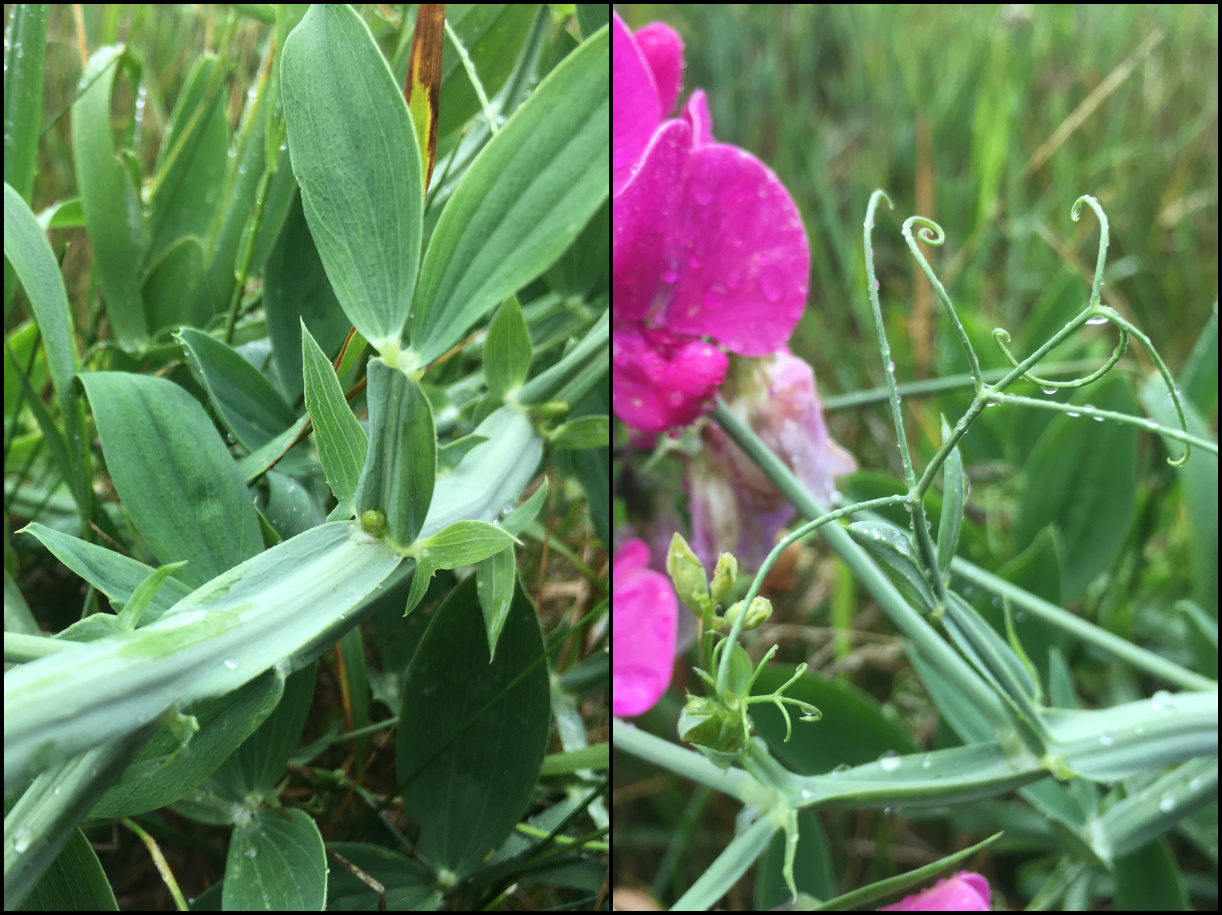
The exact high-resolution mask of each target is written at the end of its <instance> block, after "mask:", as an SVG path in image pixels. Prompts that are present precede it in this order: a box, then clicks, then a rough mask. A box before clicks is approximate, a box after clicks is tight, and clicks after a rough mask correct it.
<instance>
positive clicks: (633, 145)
mask: <svg viewBox="0 0 1222 915" xmlns="http://www.w3.org/2000/svg"><path fill="white" fill-rule="evenodd" d="M612 18H613V20H614V21H613V22H612V23H611V80H612V85H613V86H614V87H615V91H614V92H613V93H612V94H611V124H612V131H611V187H612V193H613V194H618V193H619V192H620V188H621V187H622V186H623V185H624V184H626V183H627V181H628V179H629V178H630V177H632V170H633V166H635V165H636V163H637V161H638V160H639V159H640V158H641V154H642V153H643V152H644V151H645V147H646V146H647V145H648V144H649V138H650V137H652V136H653V133H654V131H655V130H657V128H658V124H659V123H660V122H661V120H662V110H661V107H660V105H659V103H658V87H657V85H656V84H655V83H654V80H653V73H652V71H651V70H650V68H649V63H648V61H646V60H645V55H644V54H642V53H641V50H640V48H639V47H638V46H637V43H636V41H635V40H634V39H633V37H632V32H630V31H629V30H628V26H627V25H625V24H624V20H622V19H620V17H619V14H618V13H617V14H615V15H614V16H613V17H612Z"/></svg>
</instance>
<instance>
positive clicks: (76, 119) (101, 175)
mask: <svg viewBox="0 0 1222 915" xmlns="http://www.w3.org/2000/svg"><path fill="white" fill-rule="evenodd" d="M123 57H124V51H123V49H122V48H119V47H107V48H99V49H98V50H96V51H94V52H93V56H92V57H91V58H90V60H89V66H87V67H86V68H85V72H84V73H83V74H81V79H80V86H81V87H83V89H82V91H81V93H80V95H79V96H78V97H77V100H76V102H75V103H74V104H73V106H72V152H73V156H72V161H73V162H74V163H75V165H76V181H77V186H78V187H79V188H80V190H81V206H82V207H83V208H84V211H85V223H86V225H87V227H88V230H89V243H90V244H91V245H92V246H93V255H94V263H95V264H96V266H97V271H98V278H99V279H100V280H101V283H102V290H103V296H102V298H103V301H104V302H105V304H106V314H107V315H108V316H109V318H110V323H111V326H112V327H113V328H114V332H115V338H116V339H117V340H118V341H119V345H120V346H122V347H123V348H124V349H132V350H134V349H138V348H140V347H143V346H144V345H145V344H146V343H147V342H148V325H147V323H146V321H145V315H144V299H143V296H142V295H141V292H140V282H141V276H140V268H141V264H142V262H143V260H144V254H145V251H146V250H147V247H148V227H147V226H146V224H145V216H144V211H143V208H142V206H141V203H140V196H139V189H138V188H137V187H135V186H133V184H132V182H131V180H130V179H129V177H128V175H127V174H126V173H125V172H124V169H123V166H122V165H121V164H120V163H119V160H118V159H117V158H116V154H115V153H116V151H115V147H114V138H113V136H112V134H111V100H112V90H113V89H114V84H115V74H116V73H117V72H118V65H119V63H120V62H122V61H123Z"/></svg>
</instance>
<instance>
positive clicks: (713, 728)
mask: <svg viewBox="0 0 1222 915" xmlns="http://www.w3.org/2000/svg"><path fill="white" fill-rule="evenodd" d="M666 571H667V572H668V573H669V574H670V578H671V581H672V582H673V583H674V586H675V593H676V594H677V595H678V597H679V599H680V600H681V601H683V603H684V605H686V606H687V608H688V609H689V610H691V611H692V613H694V614H696V616H697V617H698V618H699V619H700V621H701V631H702V632H703V633H704V634H705V636H707V639H708V640H715V639H716V638H717V637H718V636H717V635H716V634H715V631H716V630H723V629H730V628H732V627H733V626H734V625H735V623H736V622H737V620H738V618H739V616H742V617H743V620H742V627H741V628H742V629H743V630H746V629H756V628H758V627H759V626H760V625H761V624H762V623H763V622H764V621H765V620H767V619H768V617H770V616H771V615H772V604H771V603H770V602H769V600H768V599H767V598H766V597H759V596H756V597H754V598H752V600H751V603H750V605H749V606H747V607H746V608H745V612H744V606H743V605H744V601H741V600H740V601H737V602H735V603H734V604H732V605H731V606H730V607H729V608H728V609H727V610H726V611H725V614H724V615H722V616H718V614H717V608H718V607H719V606H721V605H722V604H724V603H725V602H726V601H727V600H729V599H730V597H731V596H732V595H733V593H734V585H735V580H736V579H737V577H738V560H736V559H735V558H734V557H733V556H732V555H730V554H729V553H722V554H721V556H720V557H719V558H718V560H717V567H716V568H715V569H714V570H713V580H712V582H711V583H710V581H709V577H708V573H707V572H706V571H705V568H704V565H703V563H701V562H700V559H699V557H698V556H696V554H695V553H694V552H693V551H692V548H691V547H690V546H689V545H688V542H687V541H686V540H684V539H683V537H682V535H680V534H678V533H676V534H675V535H674V537H672V538H671V541H670V549H669V550H668V551H667V553H666ZM701 644H702V648H703V646H704V645H705V644H706V642H705V640H704V639H703V638H702V640H701ZM726 651H729V652H730V655H729V657H728V658H726V662H727V663H728V667H727V668H726V669H725V672H728V674H729V676H728V678H727V679H726V681H725V683H724V686H723V687H722V688H721V690H719V689H718V687H717V680H716V678H715V677H714V675H713V673H712V672H713V671H716V670H717V669H718V667H719V664H718V662H719V660H720V658H721V657H722V656H723V654H724V652H726ZM775 653H776V646H775V645H774V646H773V647H772V649H771V650H770V651H769V652H768V653H767V655H766V656H765V657H764V659H763V660H762V661H760V663H759V666H758V667H754V668H753V667H752V664H751V660H750V658H748V656H747V652H746V651H744V650H743V648H742V646H741V645H739V644H738V643H737V642H734V643H731V642H730V641H729V640H728V639H727V638H722V640H721V642H720V643H719V644H717V646H716V647H715V648H714V649H713V652H712V657H711V662H712V663H710V664H708V668H709V669H708V670H702V669H701V668H700V667H697V668H696V673H697V674H698V675H699V676H700V678H701V679H702V680H704V682H705V683H706V684H708V687H709V695H708V696H693V695H690V694H689V695H688V697H687V700H688V701H687V704H686V705H685V706H684V707H683V711H682V713H681V714H680V715H679V736H680V738H682V739H683V740H684V741H686V742H687V743H690V744H692V745H694V746H695V747H696V749H698V750H699V751H700V752H701V753H703V754H704V755H705V756H706V757H707V758H708V759H710V760H711V761H712V762H713V763H714V764H716V765H717V766H719V767H720V768H722V769H725V768H728V767H729V766H730V765H731V763H733V762H734V760H735V759H737V758H738V755H739V754H740V753H742V752H744V751H748V752H749V750H750V743H751V719H750V717H748V715H747V706H748V705H749V704H751V703H754V702H772V703H774V704H775V705H776V706H777V708H779V709H780V710H781V712H782V714H784V716H785V726H786V728H785V730H786V734H785V739H786V740H788V739H789V714H788V712H786V710H785V704H786V703H788V704H791V705H795V706H797V707H798V708H799V709H801V711H802V712H803V718H802V720H803V721H815V720H817V719H818V717H819V714H820V713H819V710H818V709H817V708H815V707H814V706H813V705H811V704H810V703H808V702H803V701H801V700H798V699H790V698H789V697H787V696H783V695H782V694H783V693H784V691H785V689H786V688H788V687H789V686H791V685H792V684H793V683H795V682H797V680H798V679H799V678H800V677H801V676H802V674H803V673H805V671H806V665H805V664H801V665H799V666H798V669H797V671H796V672H795V674H794V676H793V677H792V678H791V679H790V680H789V682H788V683H786V684H784V685H783V686H781V687H780V688H779V689H777V690H775V691H774V692H773V693H771V694H769V695H767V696H752V695H751V687H752V685H753V684H754V683H755V681H756V679H757V678H758V677H759V675H760V672H761V671H762V670H763V669H764V665H765V664H767V663H768V661H769V660H770V659H771V658H772V656H773V655H774V654H775ZM701 656H702V658H703V657H705V655H704V654H703V652H702V655H701ZM702 663H704V662H703V661H702Z"/></svg>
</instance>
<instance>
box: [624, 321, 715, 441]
mask: <svg viewBox="0 0 1222 915" xmlns="http://www.w3.org/2000/svg"><path fill="white" fill-rule="evenodd" d="M728 362H729V360H728V359H727V358H726V354H725V353H723V352H722V351H721V350H719V349H717V347H715V346H711V345H710V344H708V343H704V342H703V341H700V340H685V339H683V338H678V337H675V336H674V335H673V334H669V333H667V332H666V331H665V330H662V329H653V330H650V329H647V328H646V327H645V326H644V325H643V324H639V323H633V322H626V323H623V324H620V323H619V322H617V323H616V324H615V325H614V327H613V333H612V336H611V368H612V372H611V404H612V408H613V409H614V411H615V414H616V415H617V416H619V418H620V419H622V420H623V421H624V422H625V423H627V424H628V425H629V426H632V427H634V428H636V429H641V430H644V431H646V432H664V431H666V430H667V429H673V428H677V427H680V426H686V425H688V424H689V423H691V422H692V421H694V420H695V419H696V418H697V417H698V416H700V415H701V414H703V413H705V412H707V411H708V410H709V409H710V406H711V401H712V398H713V395H715V394H716V393H717V387H718V385H720V384H721V382H722V380H723V379H724V378H725V374H726V367H727V364H728Z"/></svg>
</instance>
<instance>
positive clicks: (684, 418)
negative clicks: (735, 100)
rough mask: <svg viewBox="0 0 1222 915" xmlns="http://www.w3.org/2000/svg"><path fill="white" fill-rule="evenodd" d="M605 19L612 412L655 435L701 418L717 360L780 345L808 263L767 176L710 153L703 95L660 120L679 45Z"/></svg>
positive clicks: (654, 30)
mask: <svg viewBox="0 0 1222 915" xmlns="http://www.w3.org/2000/svg"><path fill="white" fill-rule="evenodd" d="M613 20H614V21H613V24H612V81H613V89H614V91H613V93H612V100H613V102H612V105H613V107H612V224H613V234H612V268H613V269H612V277H613V278H612V287H613V288H612V335H613V347H612V349H613V357H612V358H613V365H614V369H615V370H614V371H613V373H612V405H613V409H614V410H615V413H616V415H618V416H619V417H620V418H621V419H622V420H623V421H624V422H625V423H627V424H628V425H629V426H632V427H634V428H637V429H642V430H645V431H648V432H662V431H664V430H666V429H669V428H673V427H675V426H681V425H686V424H687V423H690V422H691V421H692V420H693V419H695V418H696V417H697V416H699V415H701V414H702V413H704V412H707V411H708V409H710V408H711V406H712V398H713V396H714V395H715V394H716V392H717V388H718V386H719V385H720V383H721V381H722V378H723V377H724V374H725V368H726V361H725V354H724V353H723V352H721V349H719V348H718V347H721V348H724V349H726V350H729V351H730V352H733V353H738V354H740V355H747V356H759V355H764V354H766V353H771V352H773V351H774V350H776V349H777V347H779V346H781V345H782V344H783V343H784V342H785V341H786V340H787V339H788V337H789V334H790V332H791V331H792V330H793V327H794V325H795V324H796V323H797V321H798V318H799V317H800V316H801V314H802V310H803V308H804V307H805V304H806V291H807V275H808V272H809V269H810V252H809V249H808V247H807V243H806V233H805V230H804V229H803V227H802V221H801V218H800V217H799V215H798V210H797V207H796V206H795V205H794V202H793V199H792V198H791V197H790V196H789V193H788V192H787V191H786V190H785V188H784V186H783V185H782V184H781V183H780V181H779V180H778V179H777V177H776V175H774V174H773V173H772V172H771V171H769V170H768V169H767V168H766V167H765V166H764V165H763V164H762V163H761V162H760V161H759V160H758V159H756V158H754V157H753V156H751V155H749V154H748V153H746V152H744V151H743V150H741V149H738V148H737V147H734V146H729V145H727V144H724V143H717V142H715V141H714V140H713V137H712V121H711V118H710V117H709V112H708V105H707V102H706V99H705V96H704V93H703V92H696V93H694V94H693V96H692V98H691V99H690V101H689V102H688V104H687V106H686V108H685V110H684V112H683V115H682V117H681V118H679V119H677V120H664V117H665V115H666V114H667V113H668V112H669V111H670V110H671V108H672V107H673V105H674V102H675V99H676V97H677V94H678V90H679V77H678V74H679V72H680V71H681V69H682V55H683V44H682V41H681V40H680V39H679V37H678V35H677V34H675V33H674V31H673V30H671V29H670V28H669V27H667V26H664V25H660V24H654V25H652V26H647V27H646V28H645V29H642V31H641V32H640V33H638V34H637V35H635V36H634V35H633V34H632V33H631V32H630V31H629V30H628V27H627V26H626V25H625V24H624V22H623V20H621V19H620V18H619V16H618V15H614V16H613ZM702 338H707V340H706V339H702ZM710 341H711V342H710ZM714 344H716V345H714Z"/></svg>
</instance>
